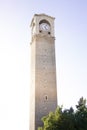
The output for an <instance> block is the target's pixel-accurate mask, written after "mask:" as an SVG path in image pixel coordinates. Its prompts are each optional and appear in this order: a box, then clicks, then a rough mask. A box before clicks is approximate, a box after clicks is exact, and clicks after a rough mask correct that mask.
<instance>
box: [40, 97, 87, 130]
mask: <svg viewBox="0 0 87 130" xmlns="http://www.w3.org/2000/svg"><path fill="white" fill-rule="evenodd" d="M42 121H43V124H44V125H43V127H39V128H38V130H87V106H86V99H83V97H82V98H80V100H79V101H78V104H77V105H76V110H75V111H74V109H73V108H72V107H71V108H70V109H63V107H62V106H61V107H60V106H58V107H57V109H56V110H55V112H50V113H49V114H48V115H47V116H44V117H43V118H42Z"/></svg>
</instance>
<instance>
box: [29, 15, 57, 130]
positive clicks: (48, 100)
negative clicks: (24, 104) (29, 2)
mask: <svg viewBox="0 0 87 130" xmlns="http://www.w3.org/2000/svg"><path fill="white" fill-rule="evenodd" d="M42 19H46V20H47V21H49V23H50V26H51V32H50V34H49V33H47V31H46V32H45V31H44V32H39V22H40V21H41V20H42ZM33 26H35V27H34V28H35V29H34V30H33V29H32V39H31V86H30V87H31V97H30V98H31V102H30V106H31V109H30V130H37V127H38V126H42V122H41V118H42V117H43V116H45V115H47V114H48V113H49V112H50V111H54V110H55V108H56V107H57V88H56V64H55V38H54V18H52V17H50V16H48V15H44V14H40V15H35V16H34V18H33V20H32V23H31V27H32V28H33Z"/></svg>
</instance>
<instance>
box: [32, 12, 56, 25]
mask: <svg viewBox="0 0 87 130" xmlns="http://www.w3.org/2000/svg"><path fill="white" fill-rule="evenodd" d="M35 16H39V17H41V16H45V17H48V18H51V19H55V17H52V16H49V15H47V14H44V13H41V14H34V16H33V18H32V21H31V24H30V26H32V23H33V20H34V18H35Z"/></svg>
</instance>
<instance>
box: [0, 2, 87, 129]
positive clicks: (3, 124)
mask: <svg viewBox="0 0 87 130" xmlns="http://www.w3.org/2000/svg"><path fill="white" fill-rule="evenodd" d="M35 13H45V14H47V15H50V16H53V17H55V18H56V19H55V37H56V41H55V44H56V45H55V48H56V68H57V88H58V104H59V105H63V106H64V108H69V107H70V106H73V107H74V106H75V105H76V103H77V101H78V100H79V98H80V97H81V96H83V97H84V98H86V99H87V94H86V93H87V0H38V1H37V0H0V130H6V129H7V130H29V103H30V102H29V99H30V96H29V94H30V84H29V79H30V51H29V50H30V41H31V35H30V27H29V25H30V22H31V19H32V17H33V15H34V14H35ZM32 98H33V97H32Z"/></svg>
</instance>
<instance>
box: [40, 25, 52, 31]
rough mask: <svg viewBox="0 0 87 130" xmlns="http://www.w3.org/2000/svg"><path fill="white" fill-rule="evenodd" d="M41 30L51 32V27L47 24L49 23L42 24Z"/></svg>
mask: <svg viewBox="0 0 87 130" xmlns="http://www.w3.org/2000/svg"><path fill="white" fill-rule="evenodd" d="M40 30H43V31H50V25H49V24H47V23H41V24H40Z"/></svg>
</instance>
